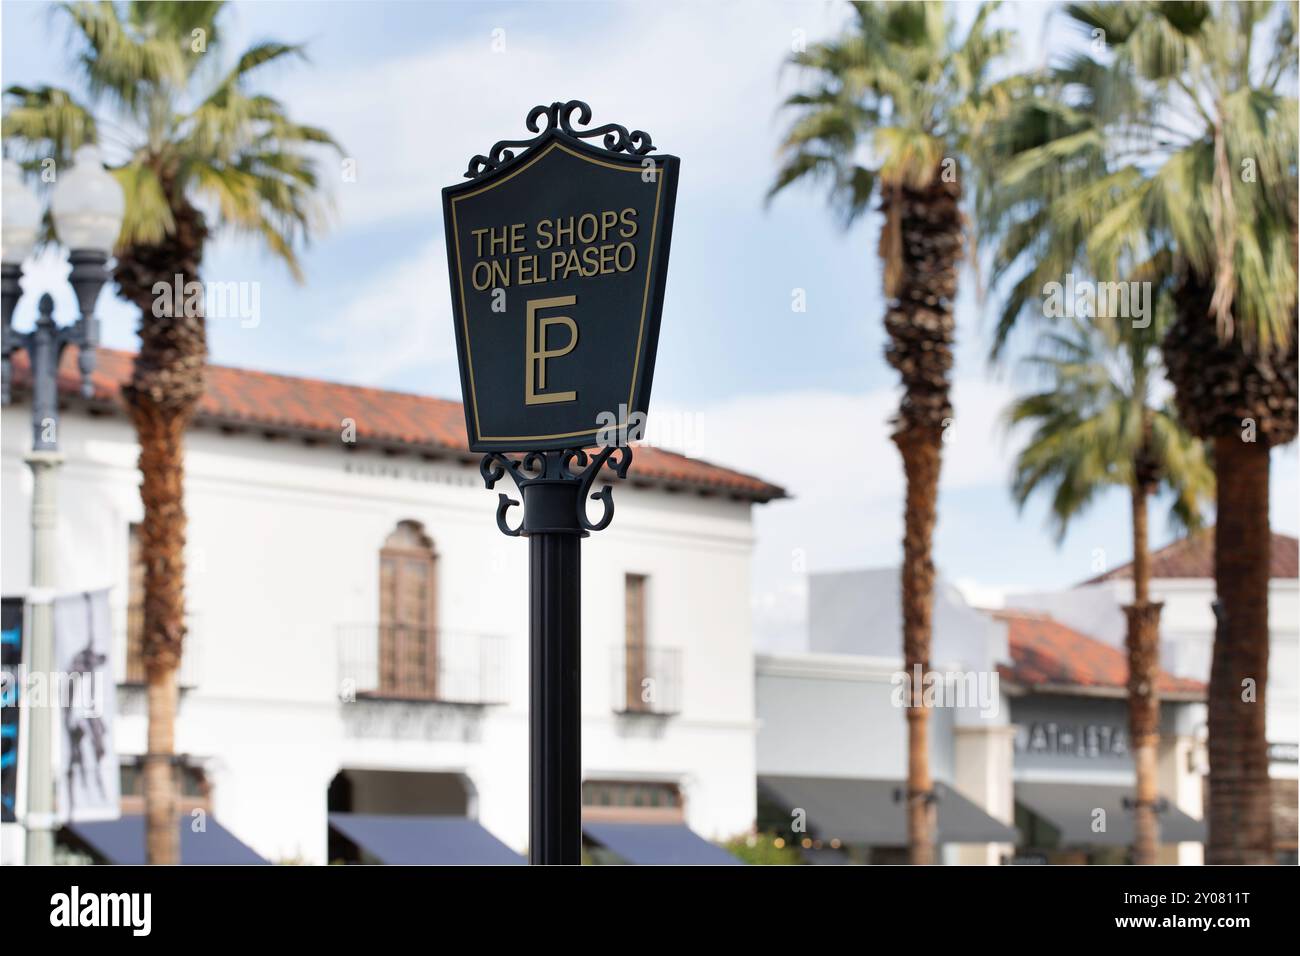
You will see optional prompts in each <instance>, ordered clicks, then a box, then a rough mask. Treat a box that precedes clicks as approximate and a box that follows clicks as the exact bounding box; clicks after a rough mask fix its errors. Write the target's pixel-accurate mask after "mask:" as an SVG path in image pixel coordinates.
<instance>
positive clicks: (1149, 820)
mask: <svg viewBox="0 0 1300 956" xmlns="http://www.w3.org/2000/svg"><path fill="white" fill-rule="evenodd" d="M1138 470H1139V471H1140V470H1141V463H1138ZM1144 478H1145V476H1139V477H1138V478H1137V479H1135V480H1134V482H1133V487H1132V489H1131V490H1132V510H1133V603H1132V604H1131V605H1129V606H1127V607H1125V608H1124V612H1125V614H1126V616H1127V617H1128V633H1127V635H1126V637H1125V641H1124V644H1125V647H1126V648H1127V649H1128V724H1129V739H1130V741H1131V743H1132V748H1133V765H1134V771H1135V776H1136V780H1137V795H1136V800H1135V803H1134V820H1133V823H1134V840H1133V862H1134V863H1136V864H1138V865H1139V866H1150V865H1152V864H1154V863H1155V862H1156V851H1157V849H1158V848H1159V846H1160V820H1159V817H1158V816H1157V815H1156V801H1157V800H1158V799H1159V792H1158V790H1157V786H1156V760H1157V756H1158V747H1159V744H1160V699H1159V697H1158V696H1157V695H1156V677H1157V675H1158V673H1159V655H1160V643H1159V641H1160V608H1161V605H1160V604H1159V603H1156V604H1153V603H1151V602H1150V600H1149V595H1150V581H1151V555H1150V551H1149V547H1148V535H1147V497H1148V494H1149V485H1148V483H1147V481H1146V480H1144Z"/></svg>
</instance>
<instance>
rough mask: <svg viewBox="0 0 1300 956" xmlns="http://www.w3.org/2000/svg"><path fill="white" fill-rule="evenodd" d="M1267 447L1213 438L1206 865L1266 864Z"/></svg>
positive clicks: (1269, 855)
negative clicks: (1213, 618) (1214, 626)
mask: <svg viewBox="0 0 1300 956" xmlns="http://www.w3.org/2000/svg"><path fill="white" fill-rule="evenodd" d="M1268 449H1269V446H1268V444H1267V443H1265V442H1248V441H1244V440H1243V439H1242V437H1241V436H1240V435H1236V434H1234V435H1221V436H1219V437H1216V438H1215V440H1214V469H1215V475H1216V478H1217V480H1218V506H1217V511H1218V515H1217V519H1216V524H1215V531H1214V568H1215V585H1216V588H1217V592H1218V601H1217V603H1216V605H1215V611H1216V614H1217V615H1218V618H1219V622H1218V631H1217V633H1216V635H1215V640H1214V656H1213V661H1212V663H1211V666H1210V705H1209V711H1210V713H1209V756H1210V786H1209V790H1210V807H1209V831H1210V834H1209V846H1208V847H1207V851H1206V859H1205V862H1206V863H1211V864H1215V863H1222V864H1234V863H1235V864H1241V863H1272V862H1274V858H1273V821H1272V815H1271V790H1270V783H1269V775H1268V742H1267V734H1266V727H1265V693H1266V690H1267V686H1268V651H1269V646H1268V641H1269V634H1268V585H1269V558H1270V553H1271V550H1272V548H1271V541H1270V535H1269V525H1268V495H1269V490H1268V478H1269V475H1268V467H1269V462H1268Z"/></svg>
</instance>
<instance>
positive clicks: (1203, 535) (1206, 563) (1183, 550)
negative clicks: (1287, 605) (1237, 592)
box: [1083, 528, 1300, 584]
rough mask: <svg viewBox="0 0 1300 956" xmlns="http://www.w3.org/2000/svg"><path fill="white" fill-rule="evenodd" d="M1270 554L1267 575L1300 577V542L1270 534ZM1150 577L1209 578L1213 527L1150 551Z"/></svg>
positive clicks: (1118, 572) (1111, 576)
mask: <svg viewBox="0 0 1300 956" xmlns="http://www.w3.org/2000/svg"><path fill="white" fill-rule="evenodd" d="M1270 550H1271V554H1270V555H1269V577H1270V578H1294V577H1297V576H1300V541H1297V540H1296V539H1295V538H1292V537H1290V536H1289V535H1285V534H1277V533H1274V534H1273V540H1272V542H1271V543H1270ZM1132 576H1133V565H1132V564H1126V565H1124V566H1123V567H1119V568H1115V569H1114V570H1113V571H1107V572H1106V573H1105V574H1101V575H1098V576H1097V577H1095V578H1091V579H1089V580H1087V581H1084V582H1083V583H1084V584H1099V583H1101V582H1102V581H1115V580H1119V579H1126V578H1131V577H1132ZM1151 577H1153V578H1212V577H1214V529H1213V528H1205V529H1204V530H1202V531H1200V532H1198V533H1196V534H1194V535H1191V536H1189V537H1186V538H1179V539H1178V540H1177V541H1175V542H1173V543H1172V544H1168V545H1166V546H1165V547H1163V548H1161V549H1160V550H1159V551H1153V552H1151Z"/></svg>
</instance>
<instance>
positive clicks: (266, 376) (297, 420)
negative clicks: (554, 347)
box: [13, 349, 786, 502]
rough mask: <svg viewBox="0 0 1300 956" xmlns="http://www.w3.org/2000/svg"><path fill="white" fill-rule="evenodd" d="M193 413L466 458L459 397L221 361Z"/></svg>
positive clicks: (735, 482)
mask: <svg viewBox="0 0 1300 956" xmlns="http://www.w3.org/2000/svg"><path fill="white" fill-rule="evenodd" d="M96 355H97V360H98V363H97V368H96V371H95V374H94V379H93V380H94V386H95V400H96V401H98V402H101V403H109V404H113V405H120V403H121V385H122V383H125V382H126V381H128V380H129V379H130V377H131V362H132V359H133V358H134V357H135V356H134V354H133V353H131V352H122V351H117V350H115V349H99V350H98V351H97V353H96ZM26 379H27V356H26V353H23V352H19V353H17V354H15V355H14V376H13V381H14V386H15V390H18V389H21V388H23V387H24V386H25V384H26ZM80 386H81V379H80V374H79V373H78V371H77V365H76V351H75V350H74V349H68V350H67V351H65V353H64V355H63V360H62V363H61V364H60V367H59V391H60V392H61V393H64V394H68V395H75V394H77V393H78V391H79V389H80ZM198 417H199V418H200V419H201V420H202V419H207V420H209V421H213V422H219V423H222V424H228V425H241V424H242V425H247V426H249V427H255V428H262V429H266V430H270V431H291V432H301V433H308V434H315V435H320V436H329V437H337V436H338V435H339V434H340V431H341V429H342V427H343V425H342V422H343V420H344V419H345V418H350V419H352V420H353V421H354V422H355V423H356V429H357V438H358V439H359V440H361V441H363V442H364V441H371V442H376V443H382V444H395V445H409V446H411V447H412V448H414V449H431V450H439V451H449V452H453V453H459V454H463V455H466V456H468V455H469V451H468V449H467V447H466V438H465V418H464V413H463V412H462V410H461V404H460V403H459V402H454V401H450V400H447V399H440V398H431V397H429V396H427V395H415V394H411V393H408V392H389V391H383V390H381V389H377V388H365V387H362V386H359V385H342V384H339V383H336V382H325V381H321V380H320V379H314V378H298V377H295V376H290V375H275V374H272V373H269V372H257V371H252V370H249V369H239V368H231V367H229V366H225V365H209V366H208V385H207V390H206V391H205V392H204V395H203V398H202V400H201V402H200V405H199V411H198ZM629 478H630V479H632V480H640V481H649V482H653V483H656V484H663V485H668V486H671V487H680V488H686V489H690V490H693V491H698V492H701V493H708V494H721V495H732V496H735V497H738V498H744V499H748V500H751V501H756V502H765V501H771V500H773V499H776V498H784V497H785V496H786V493H785V491H784V489H782V488H780V487H778V486H777V485H773V484H770V483H768V482H766V481H763V480H762V479H760V478H755V477H754V476H752V475H747V474H744V473H743V472H739V471H735V470H733V469H730V468H722V467H720V466H718V465H713V464H710V463H708V462H706V461H701V460H699V459H695V458H687V457H686V456H685V455H679V454H677V453H676V452H671V451H666V450H664V449H662V448H650V447H637V448H635V459H634V461H633V465H632V471H631V473H630V474H629Z"/></svg>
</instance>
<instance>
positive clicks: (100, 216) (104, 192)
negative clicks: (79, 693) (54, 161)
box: [2, 146, 125, 864]
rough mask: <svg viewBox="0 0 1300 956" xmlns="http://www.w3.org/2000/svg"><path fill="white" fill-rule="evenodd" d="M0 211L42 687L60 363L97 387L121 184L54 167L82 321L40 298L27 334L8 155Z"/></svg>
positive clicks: (33, 659)
mask: <svg viewBox="0 0 1300 956" xmlns="http://www.w3.org/2000/svg"><path fill="white" fill-rule="evenodd" d="M3 175H4V209H3V229H4V248H3V263H2V268H3V303H4V332H3V334H4V338H3V357H4V373H3V374H4V384H3V399H4V403H5V404H6V405H7V404H8V403H9V399H10V376H11V372H12V363H11V358H12V356H13V353H14V352H16V351H18V350H19V349H23V350H25V351H26V352H27V357H28V360H29V365H30V367H31V377H30V381H31V401H32V450H31V453H30V454H29V455H28V456H27V464H28V465H29V466H30V467H31V469H32V478H33V484H32V580H31V589H30V590H29V592H28V603H29V604H30V605H31V641H30V645H29V646H30V650H29V651H28V655H27V660H28V670H27V672H28V673H29V674H40V675H43V676H44V677H45V679H46V681H47V686H50V687H52V686H55V684H54V683H53V682H51V681H49V677H50V676H51V675H52V672H53V670H54V663H55V662H54V605H53V601H54V587H55V578H56V572H55V527H56V522H57V501H56V496H55V492H56V486H55V472H56V469H57V468H58V466H59V465H60V464H61V463H62V461H63V455H62V454H61V453H60V451H59V383H58V378H59V359H60V357H61V356H62V354H63V350H64V349H65V348H66V347H67V346H69V345H75V346H77V349H78V367H79V368H80V370H81V391H82V394H83V395H85V396H86V397H87V398H89V397H90V396H91V395H92V394H93V393H94V386H93V384H92V382H91V373H93V372H94V370H95V346H96V345H97V344H98V343H99V321H98V320H97V319H96V318H95V315H94V311H95V299H96V298H97V297H98V296H99V290H100V289H101V288H102V287H103V285H104V282H105V281H106V280H107V278H108V269H107V263H108V257H109V254H110V253H111V252H112V249H113V244H114V243H115V242H116V240H117V234H118V230H119V229H120V228H121V225H122V215H123V212H124V208H125V201H124V197H123V195H122V189H121V187H120V186H119V185H118V183H117V180H115V179H114V178H113V177H112V176H111V175H109V173H108V172H107V171H106V170H105V169H104V165H103V162H102V161H101V160H100V156H99V150H98V149H96V148H95V147H94V146H82V147H81V148H80V149H78V150H77V152H76V154H75V155H74V157H73V165H72V166H71V168H68V169H64V170H62V171H60V175H59V179H58V181H57V182H56V184H55V187H54V190H53V192H52V194H51V196H50V212H51V215H52V216H53V219H54V227H55V230H56V232H57V233H58V235H59V238H60V240H61V241H62V242H63V244H64V245H66V246H67V247H68V248H69V249H70V250H71V252H70V254H69V256H68V258H69V261H70V262H71V263H72V274H71V275H70V276H69V282H70V283H71V284H72V288H73V290H74V292H75V293H76V296H77V306H78V311H79V312H80V318H78V319H77V321H76V322H75V323H74V324H73V325H71V326H68V327H60V326H58V325H57V324H56V323H55V321H54V300H53V299H52V298H50V296H49V295H48V294H45V295H42V296H41V299H40V302H39V304H38V306H37V313H38V314H37V319H36V324H35V326H34V327H33V328H32V330H31V331H30V332H15V331H14V329H13V325H12V323H13V314H14V309H15V307H16V306H17V304H18V299H19V297H20V296H21V294H22V290H21V286H20V284H19V280H20V279H21V277H22V262H23V260H24V259H26V258H27V256H28V255H30V254H31V251H32V249H33V248H34V247H35V245H36V239H37V235H38V232H39V227H40V220H41V207H40V202H39V200H37V198H36V197H35V196H34V195H32V193H31V192H30V191H29V190H28V189H27V187H26V185H25V184H24V183H23V180H22V171H21V170H20V169H19V167H18V165H17V163H15V162H14V161H13V160H9V159H6V160H5V161H4V170H3ZM54 706H55V702H54V701H53V700H47V701H46V706H44V707H37V708H32V709H29V711H28V717H27V720H28V727H29V731H28V738H27V813H26V817H25V820H24V823H25V826H26V830H27V854H26V861H27V863H28V864H50V863H53V862H54V823H55V815H54V768H53V742H54V720H53V718H54Z"/></svg>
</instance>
